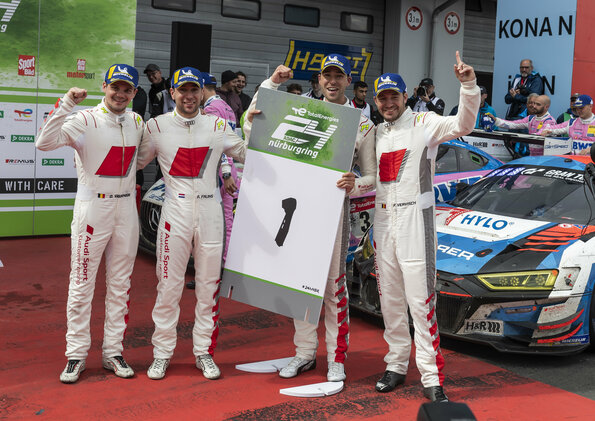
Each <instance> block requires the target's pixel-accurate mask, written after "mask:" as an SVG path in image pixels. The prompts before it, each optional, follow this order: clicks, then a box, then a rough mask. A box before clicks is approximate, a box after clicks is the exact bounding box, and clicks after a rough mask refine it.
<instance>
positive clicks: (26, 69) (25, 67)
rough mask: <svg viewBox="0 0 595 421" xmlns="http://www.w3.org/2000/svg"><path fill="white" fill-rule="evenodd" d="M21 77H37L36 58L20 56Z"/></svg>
mask: <svg viewBox="0 0 595 421" xmlns="http://www.w3.org/2000/svg"><path fill="white" fill-rule="evenodd" d="M19 76H35V56H25V55H19Z"/></svg>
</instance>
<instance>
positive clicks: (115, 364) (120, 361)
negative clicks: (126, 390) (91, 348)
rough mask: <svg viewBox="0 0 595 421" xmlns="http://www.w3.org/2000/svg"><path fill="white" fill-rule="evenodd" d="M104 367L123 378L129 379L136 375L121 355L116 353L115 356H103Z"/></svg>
mask: <svg viewBox="0 0 595 421" xmlns="http://www.w3.org/2000/svg"><path fill="white" fill-rule="evenodd" d="M102 363H103V368H105V369H106V370H111V371H113V372H114V373H115V374H116V376H118V377H122V378H123V379H128V378H130V377H132V376H134V371H133V370H132V368H130V366H129V365H128V364H126V361H124V358H123V357H122V356H121V355H116V356H115V357H103V361H102Z"/></svg>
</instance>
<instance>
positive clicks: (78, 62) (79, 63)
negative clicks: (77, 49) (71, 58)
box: [76, 58, 87, 72]
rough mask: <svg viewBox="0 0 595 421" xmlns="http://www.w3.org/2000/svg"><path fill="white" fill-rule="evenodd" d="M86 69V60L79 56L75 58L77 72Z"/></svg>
mask: <svg viewBox="0 0 595 421" xmlns="http://www.w3.org/2000/svg"><path fill="white" fill-rule="evenodd" d="M86 69H87V60H85V59H83V58H79V59H77V60H76V70H77V72H84V71H85V70H86Z"/></svg>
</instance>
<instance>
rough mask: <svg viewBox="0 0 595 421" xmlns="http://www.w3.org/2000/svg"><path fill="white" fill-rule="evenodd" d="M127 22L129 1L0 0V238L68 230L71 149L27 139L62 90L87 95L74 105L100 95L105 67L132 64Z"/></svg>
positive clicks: (132, 12)
mask: <svg viewBox="0 0 595 421" xmlns="http://www.w3.org/2000/svg"><path fill="white" fill-rule="evenodd" d="M114 10H118V13H116V14H114V13H113V11H114ZM90 17H92V19H90ZM81 22H84V25H81V24H80V23H81ZM135 25H136V1H135V0H103V1H100V2H99V1H96V0H52V1H41V0H20V1H19V0H13V1H10V0H8V1H0V51H1V52H2V53H1V54H0V237H3V236H20V235H43V234H67V233H69V232H70V221H71V219H72V208H73V204H74V198H75V195H76V169H75V166H74V151H73V149H72V148H68V147H63V148H59V149H57V150H55V151H48V152H43V151H38V150H36V149H35V143H34V142H35V139H36V138H37V134H38V132H39V128H40V127H41V125H42V124H43V121H44V118H45V117H46V116H47V115H48V114H49V112H50V111H51V110H52V109H53V108H54V104H55V103H56V101H57V99H58V98H61V97H62V96H63V95H64V93H65V92H66V91H67V90H68V89H69V88H71V87H73V86H77V87H79V88H84V89H87V91H88V94H89V96H88V97H87V100H85V101H83V102H82V103H81V104H80V105H81V106H80V107H77V108H76V110H79V109H82V108H87V107H89V106H94V105H96V104H97V103H98V102H99V101H100V100H101V98H102V96H103V93H102V92H101V83H102V81H103V75H104V72H105V71H106V69H107V68H108V67H109V66H110V65H112V64H113V63H132V62H133V61H134V34H135ZM65 28H67V30H66V33H65V32H64V31H65ZM56 40H59V42H56Z"/></svg>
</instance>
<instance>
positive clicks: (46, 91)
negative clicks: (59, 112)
mask: <svg viewBox="0 0 595 421" xmlns="http://www.w3.org/2000/svg"><path fill="white" fill-rule="evenodd" d="M0 91H12V92H41V93H44V94H56V95H60V97H62V96H63V95H64V94H65V93H66V91H57V90H56V89H35V88H15V87H14V86H0ZM87 94H88V95H102V96H103V92H90V91H87Z"/></svg>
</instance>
